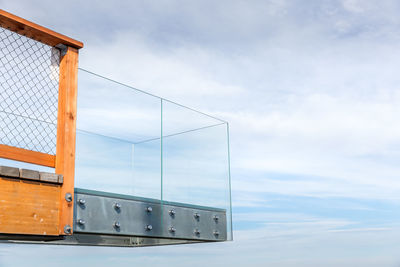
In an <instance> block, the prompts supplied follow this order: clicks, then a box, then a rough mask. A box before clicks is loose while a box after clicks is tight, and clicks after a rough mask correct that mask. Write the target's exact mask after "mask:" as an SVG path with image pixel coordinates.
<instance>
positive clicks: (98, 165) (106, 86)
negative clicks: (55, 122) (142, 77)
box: [75, 70, 161, 199]
mask: <svg viewBox="0 0 400 267" xmlns="http://www.w3.org/2000/svg"><path fill="white" fill-rule="evenodd" d="M77 129H78V130H77V145H76V179H75V186H76V187H78V188H85V189H92V190H99V191H106V192H111V193H119V194H129V195H135V196H140V197H147V198H155V199H160V198H161V180H160V179H161V160H160V157H161V156H160V155H161V147H160V143H161V142H160V135H161V101H160V99H159V98H157V97H154V96H151V95H149V94H146V93H144V92H141V91H139V90H135V89H133V88H130V87H128V86H125V85H121V84H119V83H117V82H114V81H111V80H108V79H105V78H103V77H99V76H97V75H94V74H91V73H88V72H86V71H83V70H80V71H79V85H78V119H77ZM147 140H152V141H147Z"/></svg>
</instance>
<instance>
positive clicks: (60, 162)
mask: <svg viewBox="0 0 400 267" xmlns="http://www.w3.org/2000/svg"><path fill="white" fill-rule="evenodd" d="M77 88H78V49H76V48H72V47H67V48H66V53H65V55H64V56H63V57H62V58H61V62H60V80H59V89H58V90H59V91H58V121H57V153H56V173H59V174H62V175H64V183H63V185H62V187H61V192H60V227H59V233H60V235H65V234H67V235H68V234H72V226H73V197H74V175H75V139H76V100H77ZM66 194H71V195H72V201H70V202H68V201H67V200H66V198H65V196H66ZM65 227H70V229H71V231H70V232H68V231H67V232H65V231H64V229H65Z"/></svg>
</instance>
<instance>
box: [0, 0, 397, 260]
mask: <svg viewBox="0 0 400 267" xmlns="http://www.w3.org/2000/svg"><path fill="white" fill-rule="evenodd" d="M0 6H1V8H3V9H5V10H6V11H9V12H12V13H14V14H17V15H19V16H21V17H24V18H26V19H29V20H32V21H34V22H36V23H39V24H41V25H44V26H47V27H49V28H51V29H55V30H56V31H59V32H61V33H64V34H66V35H69V36H71V37H74V38H76V39H78V40H81V41H83V42H84V43H85V48H84V49H83V50H81V55H80V67H81V68H84V69H87V70H90V71H93V72H95V73H98V74H101V75H104V76H106V77H109V78H112V79H115V80H118V81H120V82H123V83H126V84H129V85H132V86H134V87H136V88H140V89H143V90H145V91H147V92H150V93H152V94H155V95H159V96H162V97H165V98H167V99H171V100H173V101H176V102H179V103H183V104H185V105H187V106H190V107H193V108H196V109H198V110H201V111H204V112H206V113H209V114H211V115H213V116H216V117H219V118H221V119H223V120H226V121H229V123H230V130H231V158H232V189H233V222H234V241H233V242H227V243H219V244H197V245H187V246H186V245H184V246H170V247H168V246H167V247H154V248H135V249H121V248H118V249H110V248H83V247H78V248H76V247H57V246H50V247H47V246H28V245H26V246H9V245H0V266H22V265H25V264H29V265H30V266H53V265H54V264H57V266H71V265H76V264H81V265H83V264H84V265H86V266H113V265H118V266H133V265H141V266H189V265H190V266H205V265H207V266H221V265H222V264H226V265H230V266H282V267H286V266H349V267H350V266H400V256H399V249H400V243H399V239H400V212H399V211H400V197H399V193H400V179H399V175H398V174H399V173H400V167H399V164H398V161H399V160H400V126H399V125H398V123H397V120H398V118H399V116H400V75H399V71H398V69H399V68H398V67H396V66H397V65H398V62H400V52H399V48H400V16H399V12H400V2H399V1H396V0H393V1H390V0H387V1H386V0H380V1H372V0H321V1H316V0H315V1H300V0H291V1H289V0H281V1H278V0H264V1H224V0H221V1H162V0H159V1H104V0H103V1H77V0H71V1H67V2H57V1H49V0H42V1H23V0H0ZM44 257H46V261H45V262H46V263H44V262H43V258H44ZM46 264H47V265H46Z"/></svg>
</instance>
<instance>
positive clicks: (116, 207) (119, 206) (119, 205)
mask: <svg viewBox="0 0 400 267" xmlns="http://www.w3.org/2000/svg"><path fill="white" fill-rule="evenodd" d="M114 208H115V209H117V210H119V209H121V204H120V203H118V202H117V203H115V204H114Z"/></svg>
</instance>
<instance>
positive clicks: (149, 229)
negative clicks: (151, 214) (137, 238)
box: [145, 224, 153, 231]
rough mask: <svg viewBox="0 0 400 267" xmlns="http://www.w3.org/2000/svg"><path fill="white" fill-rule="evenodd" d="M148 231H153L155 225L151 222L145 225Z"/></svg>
mask: <svg viewBox="0 0 400 267" xmlns="http://www.w3.org/2000/svg"><path fill="white" fill-rule="evenodd" d="M145 229H146V231H151V230H153V226H152V225H151V224H148V225H146V227H145Z"/></svg>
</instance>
